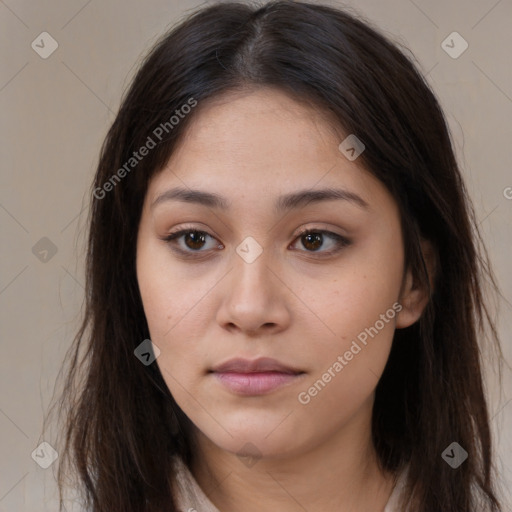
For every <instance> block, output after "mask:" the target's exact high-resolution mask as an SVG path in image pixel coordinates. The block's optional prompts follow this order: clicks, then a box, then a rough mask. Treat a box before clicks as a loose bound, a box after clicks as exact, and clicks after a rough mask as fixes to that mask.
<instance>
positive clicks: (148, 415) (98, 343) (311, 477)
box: [59, 1, 501, 512]
mask: <svg viewBox="0 0 512 512" xmlns="http://www.w3.org/2000/svg"><path fill="white" fill-rule="evenodd" d="M92 195H93V198H92V208H91V217H90V236H89V248H88V260H87V296H86V300H87V303H86V306H87V307H86V312H85V318H84V322H83V325H82V327H81V330H80V332H79V333H78V335H77V338H76V340H75V344H74V346H73V350H72V351H71V352H70V357H71V360H70V366H69V372H68V376H67V383H68V386H67V388H66V389H67V391H66V392H65V394H64V395H63V397H62V405H63V406H64V405H66V406H67V408H66V409H65V414H66V420H67V424H66V431H65V434H66V435H65V439H64V446H63V448H62V450H61V459H63V463H62V464H61V466H60V467H59V482H60V485H61V490H62V488H63V487H64V475H66V474H67V472H68V471H69V470H68V466H70V465H71V467H70V469H76V470H77V475H78V483H79V485H80V488H81V489H82V490H83V491H84V492H83V495H84V498H85V505H86V508H87V509H88V510H91V511H94V512H100V511H101V512H103V511H109V512H111V511H148V512H149V511H163V510H167V511H177V510H181V511H185V510H188V511H192V510H197V511H198V512H201V511H222V512H233V511H240V510H243V511H244V512H253V511H260V510H279V511H280V512H288V511H295V510H308V511H309V512H314V511H318V510H324V511H325V510H333V511H334V510H336V511H344V512H348V511H350V512H361V511H369V510H371V511H380V512H382V511H385V512H397V511H405V510H407V511H410V512H433V511H439V510H443V511H453V512H459V511H465V512H477V511H478V512H481V511H499V510H501V508H500V505H499V501H498V498H497V497H496V493H495V489H494V479H493V461H492V458H491V436H490V427H489V416H488V410H487V405H486V400H485V396H484V393H483V383H482V375H481V363H480V356H479V342H480V341H481V339H482V334H483V328H482V325H483V324H484V323H485V322H487V323H488V327H489V329H490V333H491V335H493V337H494V339H495V340H496V348H497V349H498V352H499V346H498V344H497V339H496V331H495V329H494V326H493V324H492V322H490V319H489V315H488V312H487V308H486V306H485V303H484V300H483V298H482V284H483V279H484V277H488V278H489V280H490V282H491V283H494V281H493V278H492V273H491V271H490V270H489V268H488V265H487V264H486V259H485V258H484V256H483V255H485V250H484V249H483V248H481V251H482V255H479V254H480V253H479V250H480V249H479V248H480V245H479V244H480V239H479V237H478V230H477V229H476V227H475V223H474V215H473V211H472V208H471V203H470V201H469V199H468V197H467V195H466V192H465V188H464V184H463V182H462V178H461V174H460V172H459V169H458V166H457V163H456V160H455V157H454V153H453V150H452V147H451V143H450V137H449V133H448V130H447V126H446V122H445V119H444V117H443V114H442V111H441V109H440V107H439V104H438V102H437V101H436V99H435V96H434V95H433V93H432V92H431V90H430V89H429V87H428V86H427V84H426V83H425V81H424V80H423V78H422V76H421V74H420V73H419V72H418V71H417V70H416V68H415V66H414V64H413V63H412V62H411V61H410V60H409V59H408V58H407V57H405V56H404V54H402V52H401V51H400V50H399V49H398V48H397V47H396V46H395V45H394V44H393V43H391V42H390V41H389V40H387V39H386V38H385V37H383V36H382V35H380V34H379V33H378V31H377V30H376V29H375V28H373V27H371V26H370V24H369V23H367V22H363V21H361V20H360V19H359V18H357V17H355V16H353V15H349V14H348V13H347V12H344V11H342V10H337V9H334V8H332V7H327V6H322V5H318V4H316V3H315V4H309V3H298V2H291V1H276V2H270V3H268V4H266V5H264V6H262V7H252V6H249V5H244V4H237V3H221V4H216V5H213V6H209V7H206V8H203V9H201V10H199V11H198V12H197V13H195V14H194V15H192V16H190V17H189V18H188V19H186V20H184V21H183V22H181V23H180V24H179V25H178V26H177V27H175V28H174V29H173V30H171V31H170V32H169V33H168V34H167V35H165V37H164V38H162V39H161V41H160V42H159V43H158V44H157V45H156V46H155V47H154V48H153V50H152V51H151V52H150V54H149V55H148V57H147V58H146V60H145V61H144V63H143V65H142V67H141V68H140V70H139V72H138V73H137V75H136V77H135V79H134V81H133V83H132V85H131V87H130V89H129V91H128V92H127V94H126V95H125V97H124V100H123V102H122V105H121V108H120V111H119V113H118V115H117V117H116V119H115V121H114V123H113V125H112V127H111V129H110V131H109V133H108V135H107V138H106V140H105V143H104V145H103V148H102V152H101V158H100V162H99V165H98V169H97V173H96V177H95V180H94V184H93V189H92ZM473 233H475V234H473ZM81 372H83V373H81ZM80 376H83V377H82V378H83V380H82V381H80V380H79V379H80ZM61 503H62V502H61Z"/></svg>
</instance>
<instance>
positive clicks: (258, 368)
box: [211, 357, 303, 374]
mask: <svg viewBox="0 0 512 512" xmlns="http://www.w3.org/2000/svg"><path fill="white" fill-rule="evenodd" d="M211 371H212V372H217V373H223V372H233V373H256V372H280V373H291V374H294V373H303V372H302V371H301V370H298V369H297V368H293V367H291V366H288V365H285V364H283V363H280V362H279V361H277V360H276V359H272V358H270V357H260V358H258V359H253V360H250V359H243V358H240V357H235V358H233V359H229V360H228V361H226V362H224V363H222V364H219V365H217V366H214V367H213V368H212V370H211Z"/></svg>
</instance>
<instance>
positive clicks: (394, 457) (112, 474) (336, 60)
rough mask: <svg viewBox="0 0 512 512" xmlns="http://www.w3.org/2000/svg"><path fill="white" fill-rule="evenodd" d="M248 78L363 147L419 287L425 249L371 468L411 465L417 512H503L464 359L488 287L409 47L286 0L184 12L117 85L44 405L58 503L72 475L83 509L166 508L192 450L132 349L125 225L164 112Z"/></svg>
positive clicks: (154, 376)
mask: <svg viewBox="0 0 512 512" xmlns="http://www.w3.org/2000/svg"><path fill="white" fill-rule="evenodd" d="M259 86H273V87H278V88H280V89H281V90H283V91H285V92H287V93H288V94H290V95H293V96H294V97H296V98H298V99H303V100H306V101H309V102H311V103H312V104H314V105H316V106H317V107H318V109H319V110H321V111H323V112H325V113H326V117H327V116H328V117H329V119H331V120H332V119H335V120H337V122H338V127H340V128H342V130H343V131H344V132H345V133H355V134H357V137H358V138H360V139H361V140H362V141H363V142H364V144H365V146H366V149H365V151H364V153H363V154H362V155H361V156H360V159H361V160H360V161H362V163H363V165H364V166H365V168H366V169H368V171H369V172H371V173H373V174H374V175H375V176H376V177H377V178H378V179H379V180H380V181H381V182H382V183H383V184H385V186H386V187H387V188H388V189H389V191H390V192H391V193H392V194H393V196H394V198H395V200H396V201H397V204H398V206H399V208H400V212H401V219H402V226H403V233H404V240H405V257H406V264H407V265H408V266H409V268H411V269H412V271H413V275H414V276H415V279H416V280H417V281H418V283H420V284H422V285H424V286H429V283H428V276H427V273H426V267H425V263H424V261H423V258H422V254H421V250H420V245H419V240H420V239H421V238H425V239H428V240H430V241H431V243H432V245H433V247H434V250H435V252H436V257H437V263H438V264H437V267H438V271H437V275H436V279H435V283H434V286H433V292H432V294H431V298H430V301H429V303H428V305H427V307H426V309H425V311H424V314H423V315H422V317H421V318H420V320H419V321H418V322H416V323H415V324H414V325H412V326H410V327H408V328H406V329H401V330H397V331H396V332H395V337H394V340H393V346H392V350H391V354H390V357H389V361H388V363H387V366H386V368H385V371H384V374H383V375H382V377H381V379H380V381H379V383H378V385H377V389H376V394H375V403H374V409H373V417H372V435H373V441H374V445H375V448H376V451H377V455H378V458H379V462H380V464H381V465H382V467H383V468H384V469H386V470H388V471H391V472H394V473H396V474H398V473H399V472H400V471H402V470H404V468H406V467H407V468H408V470H409V471H408V481H407V484H408V485H407V488H406V495H405V498H406V501H407V502H408V503H409V504H410V505H411V506H412V510H414V511H415V512H438V511H440V510H443V511H446V512H462V511H464V512H484V511H494V512H495V511H499V510H501V507H500V505H499V501H498V498H497V497H496V491H495V484H494V477H493V471H494V470H493V461H492V447H491V434H490V425H489V423H490V422H489V413H488V408H487V405H486V399H485V395H484V390H483V378H482V374H481V360H480V352H479V351H480V347H479V344H480V343H481V342H483V341H484V340H485V339H487V338H488V339H490V340H491V341H493V345H492V346H494V347H495V348H496V349H497V353H498V355H499V356H501V352H500V348H499V342H498V337H497V333H496V329H495V326H494V325H493V322H492V319H491V316H490V313H489V311H488V307H487V306H486V304H485V297H484V285H485V284H489V285H490V288H491V289H495V290H496V289H497V287H496V283H495V280H494V277H493V274H492V271H491V269H490V266H489V261H488V256H487V253H486V251H485V248H484V247H483V244H482V240H481V237H480V234H479V232H478V228H477V224H476V222H475V215H474V212H473V208H472V206H471V202H470V200H469V198H468V195H467V192H466V189H465V186H464V183H463V180H462V177H461V173H460V170H459V168H458V165H457V162H456V158H455V155H454V151H453V148H452V143H451V139H450V134H449V131H448V128H447V124H446V121H445V119H444V116H443V113H442V111H441V108H440V106H439V104H438V101H437V100H436V98H435V96H434V94H433V92H432V91H431V89H430V88H429V86H428V84H427V83H426V82H425V80H424V78H423V76H422V75H421V73H420V72H419V71H418V70H417V67H416V65H415V63H414V62H413V61H412V60H411V58H410V57H408V56H406V53H405V52H403V51H402V50H401V49H400V47H399V45H398V44H397V43H393V42H391V41H390V40H389V39H388V38H387V37H385V36H383V35H381V34H380V33H379V31H378V30H377V29H376V28H374V27H372V25H371V23H369V22H368V21H366V20H363V19H362V18H361V17H360V16H357V15H355V14H353V13H349V12H347V11H346V10H341V9H336V8H333V7H329V6H326V5H319V4H317V3H305V2H295V1H271V2H269V3H267V4H265V5H263V6H251V5H248V4H247V3H243V4H242V3H219V4H215V5H211V6H208V7H206V8H202V9H200V10H198V11H197V12H195V13H193V14H192V15H190V16H188V17H187V19H185V20H183V21H181V22H180V23H179V25H177V26H176V27H174V28H173V29H172V30H171V31H169V33H167V34H166V35H165V36H164V37H163V38H161V40H160V41H159V42H158V43H157V44H156V45H155V46H154V48H153V49H152V50H151V51H150V53H149V54H148V55H147V57H146V58H145V60H144V62H143V64H142V66H141V67H140V70H139V71H138V73H137V74H136V76H135V79H134V80H133V82H132V84H131V86H130V87H129V89H128V90H127V92H126V94H125V95H124V98H123V101H122V104H121V107H120V110H119V113H118V114H117V116H116V119H115V120H114V122H113V124H112V126H111V128H110V130H109V132H108V135H107V137H106V139H105V141H104V144H103V146H102V150H101V155H100V159H99V164H98V167H97V172H96V176H95V179H94V183H93V185H92V188H91V192H92V194H91V208H90V214H89V215H90V217H89V221H88V225H89V231H88V251H87V263H86V297H85V311H84V318H83V323H82V325H81V328H80V330H79V332H78V334H77V336H76V338H75V340H74V343H73V345H72V347H71V348H70V350H69V352H68V354H67V356H66V361H65V363H67V366H66V368H67V369H66V381H65V383H66V387H65V391H64V392H63V394H62V396H61V397H60V399H59V417H60V418H61V419H62V420H63V421H64V428H63V437H62V439H61V442H62V448H61V449H60V465H59V475H58V482H59V489H60V497H61V510H62V506H63V501H62V491H63V488H64V486H65V480H66V476H69V475H73V474H76V476H77V479H76V483H77V486H78V489H80V491H81V492H82V496H83V499H84V504H85V506H86V508H87V510H90V511H92V512H113V511H119V512H131V511H133V512H135V511H137V512H142V511H144V512H157V511H158V512H161V511H162V510H169V511H176V510H177V509H176V505H175V503H174V501H173V496H172V489H171V487H170V485H169V482H170V481H172V477H173V472H172V471H173V470H172V467H171V463H170V461H171V456H172V455H175V454H176V455H179V456H181V457H182V458H183V459H184V460H185V461H187V462H189V461H190V459H191V455H192V453H191V445H190V443H191V441H190V435H189V432H190V420H189V419H188V418H187V417H186V416H185V415H184V413H183V412H182V411H181V409H180V408H179V407H178V405H177V404H176V402H175V401H174V399H173V397H172V396H171V394H170V392H169V390H168V388H167V386H166V384H165V382H164V379H163V378H162V375H161V374H160V371H159V369H158V366H157V365H156V364H151V365H148V366H145V365H143V364H141V362H140V361H139V360H138V359H137V358H136V357H135V356H134V350H135V349H136V347H138V346H139V345H140V344H141V342H142V341H143V340H145V339H148V338H149V331H148V326H147V323H146V319H145V316H144V312H143V308H142V302H141V298H140V294H139V289H138V285H137V279H136V272H135V250H136V235H137V230H138V223H139V220H140V215H141V208H142V204H143V201H144V197H145V194H146V190H147V186H148V182H149V180H150V179H151V178H152V176H154V175H155V173H157V172H159V170H161V169H162V168H163V166H164V165H165V164H166V162H167V161H168V159H169V157H170V155H171V154H172V152H173V150H174V148H175V147H176V144H177V143H178V141H179V140H180V137H181V136H182V134H183V132H184V130H185V128H186V126H187V125H188V123H189V122H190V120H191V119H192V118H193V116H194V115H195V112H196V111H198V109H196V110H194V109H193V108H190V109H188V110H187V112H188V113H187V114H186V115H181V116H180V120H179V122H178V123H174V122H171V121H170V119H171V117H172V116H173V115H177V113H176V111H180V112H182V113H183V111H184V110H180V109H182V107H183V105H186V104H188V105H191V104H192V102H193V101H196V102H197V104H199V105H200V104H201V102H202V101H204V100H206V99H207V98H211V97H214V96H216V95H219V94H221V93H223V92H227V91H230V90H235V89H240V88H246V87H259ZM159 127H160V131H158V130H157V129H158V128H159ZM163 127H165V129H164V128H163ZM148 137H150V138H151V139H152V142H153V143H154V144H149V139H148ZM149 145H151V146H152V147H151V149H150V150H149V151H148V153H147V155H146V156H144V158H141V159H140V160H139V159H137V162H136V163H135V161H133V160H131V159H132V158H134V152H137V151H138V150H139V148H141V147H142V146H146V147H147V146H149ZM127 163H129V164H128V165H127ZM132 164H133V165H132ZM122 168H124V169H125V172H119V170H120V169H122ZM114 175H116V176H117V177H115V178H114ZM107 182H108V183H110V185H108V186H107V185H106V184H107ZM487 334H488V336H487ZM454 441H456V442H457V443H459V444H460V445H461V446H462V447H463V448H464V449H465V450H466V451H467V453H468V458H467V460H466V461H465V462H464V463H463V464H462V465H460V466H459V467H458V468H457V469H453V468H452V467H450V466H449V465H448V464H447V463H446V462H445V461H444V460H443V458H442V457H441V454H442V452H443V451H444V450H445V449H446V448H447V447H448V446H449V445H450V444H451V443H452V442H454ZM403 506H404V507H405V503H404V504H403Z"/></svg>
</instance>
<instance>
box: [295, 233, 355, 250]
mask: <svg viewBox="0 0 512 512" xmlns="http://www.w3.org/2000/svg"><path fill="white" fill-rule="evenodd" d="M297 241H300V243H301V245H302V246H303V247H304V248H305V252H317V253H319V254H321V255H325V256H329V255H332V254H334V253H336V252H338V251H340V250H341V249H343V248H344V247H347V246H349V245H350V244H351V243H352V242H351V241H350V240H348V239H347V238H345V237H343V236H341V235H338V234H337V233H333V232H331V231H326V230H323V229H307V230H305V231H303V232H302V233H299V235H298V237H297ZM293 245H295V244H293ZM322 249H323V250H322Z"/></svg>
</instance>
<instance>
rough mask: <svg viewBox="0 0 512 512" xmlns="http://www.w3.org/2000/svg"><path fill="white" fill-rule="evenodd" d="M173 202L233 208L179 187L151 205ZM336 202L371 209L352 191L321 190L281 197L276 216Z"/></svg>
mask: <svg viewBox="0 0 512 512" xmlns="http://www.w3.org/2000/svg"><path fill="white" fill-rule="evenodd" d="M173 200H174V201H181V202H186V203H195V204H201V205H204V206H207V207H209V208H217V209H221V210H228V209H229V208H230V206H231V202H230V201H228V200H227V199H226V198H224V197H223V196H220V195H219V194H215V193H213V192H206V191H204V190H197V189H188V188H182V187H177V188H173V189H170V190H167V191H165V192H163V193H162V194H160V195H159V196H158V197H157V198H156V199H155V200H154V201H153V203H152V204H151V209H153V208H155V206H156V205H158V204H160V203H163V202H166V201H173ZM334 200H338V201H348V202H350V203H352V204H354V205H356V206H358V207H360V208H362V209H366V210H369V209H370V206H369V204H368V203H367V202H366V201H365V200H364V199H362V198H361V197H360V196H358V195H357V194H355V193H354V192H351V191H350V190H345V189H339V188H325V189H320V190H311V189H305V190H299V191H297V192H292V193H290V194H285V195H282V196H279V197H278V198H277V201H276V203H275V204H274V211H275V213H276V214H280V213H283V212H284V211H287V210H292V209H298V208H301V207H303V206H306V205H307V204H309V203H319V202H322V201H334Z"/></svg>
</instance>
